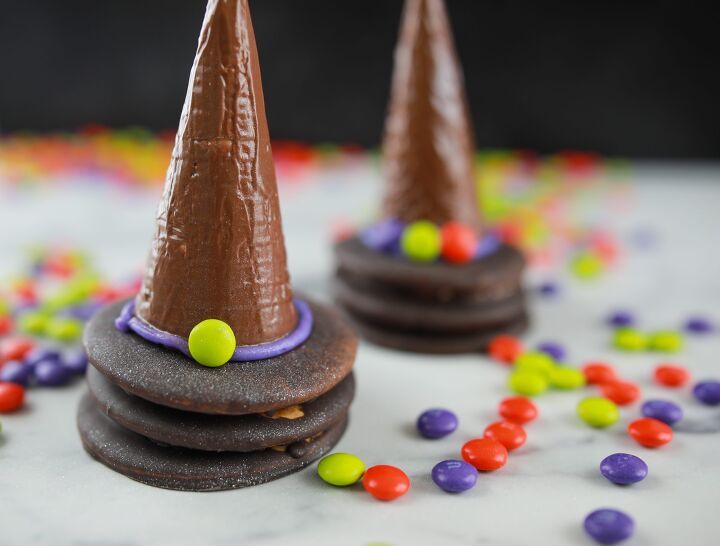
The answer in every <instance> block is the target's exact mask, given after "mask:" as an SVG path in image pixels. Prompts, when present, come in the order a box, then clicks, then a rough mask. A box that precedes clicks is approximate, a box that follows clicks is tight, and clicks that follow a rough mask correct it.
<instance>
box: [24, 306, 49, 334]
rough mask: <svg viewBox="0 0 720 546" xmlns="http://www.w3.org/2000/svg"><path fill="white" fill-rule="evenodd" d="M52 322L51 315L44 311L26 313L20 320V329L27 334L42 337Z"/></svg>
mask: <svg viewBox="0 0 720 546" xmlns="http://www.w3.org/2000/svg"><path fill="white" fill-rule="evenodd" d="M49 322H50V315H48V314H47V313H44V312H42V311H26V312H25V313H23V314H22V315H20V317H19V318H18V329H19V330H20V331H21V332H23V333H25V334H35V335H42V334H44V333H45V329H46V328H47V326H48V323H49Z"/></svg>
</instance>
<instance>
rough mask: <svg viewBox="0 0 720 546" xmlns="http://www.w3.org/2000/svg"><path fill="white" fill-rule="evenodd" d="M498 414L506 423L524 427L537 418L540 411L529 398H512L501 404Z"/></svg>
mask: <svg viewBox="0 0 720 546" xmlns="http://www.w3.org/2000/svg"><path fill="white" fill-rule="evenodd" d="M498 413H499V414H500V417H502V418H503V419H505V420H506V421H511V422H513V423H517V424H518V425H524V424H525V423H529V422H530V421H533V420H535V419H536V418H537V416H538V409H537V406H536V405H535V404H533V403H532V401H531V400H530V399H529V398H525V397H524V396H511V397H509V398H505V399H504V400H503V401H502V402H500V405H499V406H498Z"/></svg>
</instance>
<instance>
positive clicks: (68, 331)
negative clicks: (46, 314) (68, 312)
mask: <svg viewBox="0 0 720 546" xmlns="http://www.w3.org/2000/svg"><path fill="white" fill-rule="evenodd" d="M82 329H83V324H82V322H80V321H79V320H76V319H72V318H54V319H51V320H49V321H48V323H47V326H46V327H45V330H44V331H45V334H46V335H47V336H48V337H51V338H53V339H56V340H58V341H74V340H76V339H78V338H79V337H80V336H81V335H82Z"/></svg>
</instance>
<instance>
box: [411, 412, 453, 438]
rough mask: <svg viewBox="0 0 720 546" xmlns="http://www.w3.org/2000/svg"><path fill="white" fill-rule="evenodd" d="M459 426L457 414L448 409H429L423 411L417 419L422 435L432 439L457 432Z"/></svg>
mask: <svg viewBox="0 0 720 546" xmlns="http://www.w3.org/2000/svg"><path fill="white" fill-rule="evenodd" d="M457 427H458V418H457V415H455V414H454V413H453V412H451V411H450V410H446V409H440V408H436V409H429V410H427V411H424V412H422V413H421V414H420V417H418V420H417V429H418V432H419V433H420V435H421V436H423V437H425V438H430V439H436V438H443V437H445V436H447V435H448V434H451V433H453V432H455V429H456V428H457Z"/></svg>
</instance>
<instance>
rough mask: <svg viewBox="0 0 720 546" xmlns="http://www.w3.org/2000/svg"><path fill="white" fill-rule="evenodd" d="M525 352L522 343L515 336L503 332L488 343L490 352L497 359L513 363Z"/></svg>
mask: <svg viewBox="0 0 720 546" xmlns="http://www.w3.org/2000/svg"><path fill="white" fill-rule="evenodd" d="M522 352H523V346H522V343H521V342H520V340H519V339H518V338H516V337H515V336H511V335H507V334H501V335H499V336H495V337H494V338H492V340H491V341H490V343H489V344H488V354H489V355H490V356H491V357H492V358H494V359H495V360H499V361H500V362H504V363H505V364H512V363H513V362H515V359H516V358H517V357H518V356H520V354H521V353H522Z"/></svg>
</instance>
